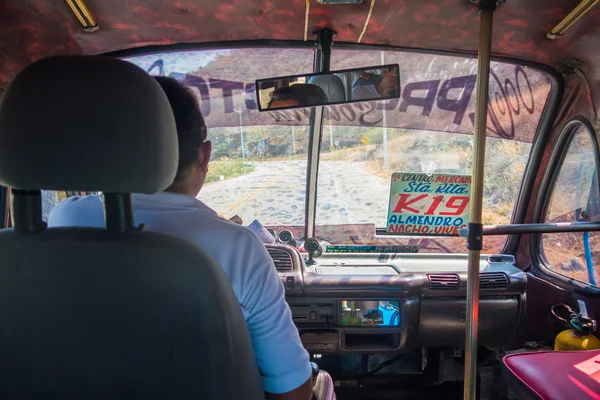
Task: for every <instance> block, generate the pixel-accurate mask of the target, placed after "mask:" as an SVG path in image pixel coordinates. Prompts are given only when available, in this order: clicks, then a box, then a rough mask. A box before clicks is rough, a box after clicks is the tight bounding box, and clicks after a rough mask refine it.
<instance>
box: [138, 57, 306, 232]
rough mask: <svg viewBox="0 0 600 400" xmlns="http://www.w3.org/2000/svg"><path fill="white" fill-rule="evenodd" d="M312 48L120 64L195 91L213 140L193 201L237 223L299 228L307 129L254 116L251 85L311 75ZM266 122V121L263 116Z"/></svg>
mask: <svg viewBox="0 0 600 400" xmlns="http://www.w3.org/2000/svg"><path fill="white" fill-rule="evenodd" d="M313 54H314V51H313V50H307V49H293V50H292V49H233V50H203V51H188V52H171V53H162V54H152V55H145V56H141V57H132V58H127V59H126V60H127V61H129V62H132V63H134V64H136V65H138V66H139V67H141V68H143V69H144V70H146V71H148V72H149V73H150V74H152V75H165V76H171V77H173V78H176V79H179V80H181V81H182V82H184V83H185V84H186V85H188V86H189V87H190V88H192V90H193V91H194V92H195V93H196V95H197V97H198V101H199V102H200V104H201V109H202V114H203V115H204V117H205V120H206V124H207V127H208V140H210V141H211V142H212V155H211V161H210V164H209V173H208V176H207V179H206V183H205V185H204V186H203V188H202V190H201V191H200V194H199V196H198V198H199V199H200V200H202V201H203V202H205V203H206V204H207V205H208V206H210V207H211V208H212V209H214V210H215V211H216V212H217V213H219V214H220V215H221V216H223V217H225V218H228V219H229V218H231V217H233V216H235V215H238V216H239V217H240V218H241V219H242V220H243V222H244V225H247V224H249V223H251V222H252V221H253V220H254V219H257V220H258V221H260V222H261V223H262V224H263V225H268V226H271V225H294V226H297V227H303V226H304V209H305V191H306V189H305V183H306V171H307V151H308V136H309V135H308V130H309V127H308V124H307V123H306V122H305V121H295V122H293V121H290V122H289V123H288V124H286V125H285V126H282V125H280V124H279V123H278V122H277V121H276V120H274V119H273V118H269V117H268V116H266V115H265V114H264V113H259V112H258V107H257V104H256V92H255V85H254V81H255V80H256V79H260V78H268V77H271V76H277V75H294V74H299V73H302V72H306V71H311V70H312V65H313ZM265 117H267V118H265Z"/></svg>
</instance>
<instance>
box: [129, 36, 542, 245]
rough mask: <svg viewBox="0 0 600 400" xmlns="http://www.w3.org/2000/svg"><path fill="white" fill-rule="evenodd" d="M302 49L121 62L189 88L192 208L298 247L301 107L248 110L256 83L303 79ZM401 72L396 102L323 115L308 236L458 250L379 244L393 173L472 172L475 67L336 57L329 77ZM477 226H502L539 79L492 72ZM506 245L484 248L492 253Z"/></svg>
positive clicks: (409, 240)
mask: <svg viewBox="0 0 600 400" xmlns="http://www.w3.org/2000/svg"><path fill="white" fill-rule="evenodd" d="M313 57H314V51H313V50H311V49H281V48H269V49H232V50H199V51H188V52H171V53H163V54H152V55H146V56H141V57H132V58H128V59H127V60H128V61H130V62H133V63H135V64H136V65H138V66H140V67H142V68H144V69H145V70H147V71H148V72H150V73H151V74H154V75H167V76H172V77H175V78H177V79H180V80H182V81H183V82H184V83H186V84H187V85H189V86H190V87H192V88H193V90H194V91H195V93H196V94H197V97H198V100H199V102H200V104H201V108H202V111H203V114H204V115H205V117H206V121H207V125H208V128H209V129H208V132H209V133H208V136H209V140H211V141H212V144H213V153H212V159H211V163H210V164H209V170H210V172H209V176H208V178H207V183H206V184H205V186H204V187H203V189H202V190H201V192H200V194H199V199H201V200H202V201H204V202H205V203H206V204H207V205H209V206H210V207H212V208H213V209H214V210H215V211H217V212H218V213H219V214H220V215H222V216H223V217H225V218H231V217H233V216H235V215H238V216H239V217H241V219H242V220H243V223H244V225H248V224H250V223H251V222H252V221H253V220H255V219H257V220H258V221H260V223H262V225H264V226H267V227H269V228H273V229H274V230H276V231H278V230H282V229H288V230H290V231H292V232H293V234H294V235H295V236H296V237H297V238H299V239H303V238H302V235H303V233H304V225H305V218H306V217H305V204H306V200H307V199H306V174H307V163H308V143H309V121H310V118H309V117H310V109H296V110H282V111H272V112H263V113H260V112H258V111H257V104H256V95H255V87H254V81H255V80H256V79H264V78H269V77H275V76H286V75H296V74H301V73H309V72H311V71H312V68H313ZM393 63H398V64H399V65H400V74H401V79H400V81H401V96H400V98H399V99H394V100H389V101H385V102H366V103H354V104H344V105H336V106H328V107H325V110H324V115H325V117H324V124H323V132H322V141H321V149H320V158H319V174H318V189H317V210H316V217H315V221H316V230H315V232H316V234H315V235H316V236H317V238H319V239H322V240H325V241H327V242H329V243H330V244H339V245H345V244H360V245H362V244H416V243H418V244H419V246H420V249H421V250H420V251H421V252H451V253H464V252H466V250H465V243H464V241H463V240H462V239H459V238H457V237H420V236H416V235H407V236H390V235H384V233H385V229H386V224H387V222H388V221H387V219H388V209H389V203H390V184H391V176H392V174H393V173H394V172H403V173H421V174H430V175H431V174H440V173H450V174H460V175H470V172H471V166H472V151H473V136H472V132H473V116H474V114H473V113H474V105H475V84H476V75H475V74H476V69H477V62H476V60H475V59H470V58H463V57H454V56H446V55H433V54H421V53H412V52H410V53H409V52H395V51H379V50H377V51H376V50H366V51H365V50H361V51H355V50H343V49H334V51H333V53H332V60H331V69H332V70H339V69H348V68H355V67H365V66H369V65H373V66H376V65H383V64H393ZM492 71H493V72H492V77H491V88H490V107H489V114H488V115H489V123H488V141H487V149H486V150H487V155H486V171H485V193H484V223H486V224H500V223H509V222H510V217H511V215H512V211H513V207H514V203H515V199H516V196H517V193H518V190H519V186H520V183H521V180H522V176H523V172H524V170H525V166H526V163H527V159H528V156H529V152H530V149H531V142H532V140H533V137H534V135H535V131H536V128H537V125H538V123H539V119H540V116H541V113H542V110H543V108H544V106H545V104H546V101H547V98H548V94H549V92H550V80H549V78H548V77H547V76H546V75H545V74H544V73H542V72H540V71H537V70H534V69H531V68H527V67H524V66H517V65H512V64H504V63H498V62H493V63H492ZM505 240H506V238H503V237H500V238H493V239H490V240H487V239H486V241H485V243H486V248H485V249H484V252H499V251H501V250H502V247H503V245H504V243H505Z"/></svg>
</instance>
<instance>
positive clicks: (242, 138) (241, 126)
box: [233, 107, 246, 160]
mask: <svg viewBox="0 0 600 400" xmlns="http://www.w3.org/2000/svg"><path fill="white" fill-rule="evenodd" d="M233 111H235V112H236V113H238V114H240V138H241V142H242V160H245V159H246V153H245V152H244V125H243V124H242V108H241V107H240V108H236V109H234V110H233Z"/></svg>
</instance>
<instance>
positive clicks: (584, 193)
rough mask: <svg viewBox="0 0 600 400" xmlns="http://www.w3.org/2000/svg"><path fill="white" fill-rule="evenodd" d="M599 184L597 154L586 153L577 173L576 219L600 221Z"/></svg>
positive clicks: (580, 161) (580, 220)
mask: <svg viewBox="0 0 600 400" xmlns="http://www.w3.org/2000/svg"><path fill="white" fill-rule="evenodd" d="M599 186H600V185H599V183H598V169H597V167H596V157H595V154H594V153H593V152H588V153H585V154H583V155H582V156H581V159H580V160H579V170H578V174H577V188H576V192H575V201H576V204H575V220H576V221H578V222H591V221H600V190H599Z"/></svg>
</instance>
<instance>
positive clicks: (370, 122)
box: [127, 49, 550, 143]
mask: <svg viewBox="0 0 600 400" xmlns="http://www.w3.org/2000/svg"><path fill="white" fill-rule="evenodd" d="M298 52H299V50H298V49H295V50H290V49H277V50H274V49H235V50H204V51H202V50H197V51H186V52H172V53H163V54H149V55H145V56H139V57H131V58H128V59H127V61H130V62H132V63H134V64H136V65H138V66H139V67H141V68H143V69H144V70H146V71H148V72H149V73H151V74H154V75H165V76H170V77H173V78H175V79H178V80H180V81H183V82H184V83H185V84H186V85H188V86H190V87H191V88H193V90H194V92H195V93H196V95H197V96H198V98H199V100H200V101H201V107H202V112H203V114H204V117H205V118H206V123H207V125H208V127H209V128H210V127H234V126H237V125H238V124H239V115H238V112H241V111H243V112H244V114H245V115H244V125H246V126H261V125H263V126H264V125H275V124H277V125H308V124H309V121H310V109H296V110H280V111H271V112H265V113H259V112H258V111H257V103H256V92H255V87H254V85H255V80H256V79H262V78H265V77H268V76H283V75H289V74H295V73H305V72H310V71H311V69H312V60H311V59H310V57H309V54H311V53H310V50H309V49H303V50H302V52H301V54H302V56H297V55H296V53H298ZM380 53H381V52H379V51H366V52H365V51H353V50H348V51H347V50H343V51H341V50H338V51H336V52H335V53H334V54H332V57H333V58H334V59H333V60H332V64H335V67H336V69H343V68H345V67H346V66H349V67H353V68H354V67H360V66H364V65H377V64H380V63H381V59H380ZM385 54H386V62H388V63H389V62H393V63H399V64H400V65H401V74H402V77H403V78H402V87H401V95H400V98H398V99H393V100H388V101H385V102H364V103H354V104H342V105H333V106H328V107H327V111H326V118H327V119H328V120H329V121H330V123H332V124H333V125H339V126H362V127H381V126H387V127H390V128H400V129H424V130H430V131H445V132H452V133H461V134H472V132H473V119H474V111H475V100H476V99H475V97H476V95H475V94H476V93H475V86H476V82H477V76H476V67H477V62H476V60H474V59H467V58H463V57H454V56H442V55H433V54H418V53H405V52H385ZM338 58H339V60H338ZM549 91H550V81H549V79H548V77H547V76H546V75H545V74H544V73H542V72H540V71H537V70H535V69H532V68H528V67H524V66H521V65H511V64H507V63H501V62H492V70H491V72H490V93H489V107H488V117H489V118H488V136H490V137H496V138H504V139H511V140H516V141H522V142H528V143H531V141H532V140H533V137H534V135H535V131H536V128H537V124H538V121H539V119H540V116H541V113H542V110H543V108H544V105H545V104H546V100H547V98H548V93H549ZM236 110H239V111H236Z"/></svg>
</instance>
